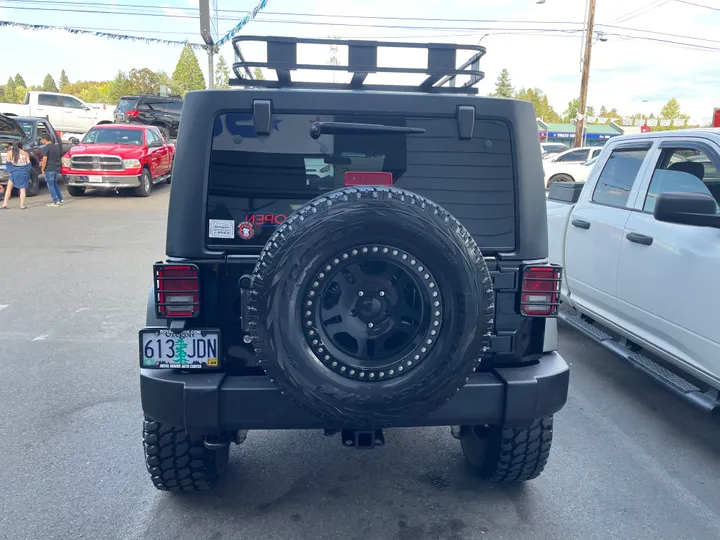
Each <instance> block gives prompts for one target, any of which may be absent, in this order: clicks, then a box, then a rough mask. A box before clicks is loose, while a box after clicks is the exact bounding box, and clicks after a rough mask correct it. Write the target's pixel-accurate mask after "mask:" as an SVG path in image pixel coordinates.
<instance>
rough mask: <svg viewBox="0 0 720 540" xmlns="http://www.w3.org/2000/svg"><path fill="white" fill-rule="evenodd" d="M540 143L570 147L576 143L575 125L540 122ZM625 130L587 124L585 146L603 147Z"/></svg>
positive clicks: (611, 123)
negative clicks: (561, 144) (560, 144)
mask: <svg viewBox="0 0 720 540" xmlns="http://www.w3.org/2000/svg"><path fill="white" fill-rule="evenodd" d="M537 126H538V136H539V137H540V142H554V143H563V144H566V145H568V146H570V147H572V146H573V143H574V141H575V123H574V122H570V123H555V122H543V121H541V120H538V122H537ZM623 133H624V131H623V128H621V127H620V126H618V125H617V124H615V123H614V122H610V123H608V124H586V125H585V146H603V145H604V144H605V143H606V142H607V141H608V140H609V139H612V138H613V137H617V136H618V135H622V134H623Z"/></svg>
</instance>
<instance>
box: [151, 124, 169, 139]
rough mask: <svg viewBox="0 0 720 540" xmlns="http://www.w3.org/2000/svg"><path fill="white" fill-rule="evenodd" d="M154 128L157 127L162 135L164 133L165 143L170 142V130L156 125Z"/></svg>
mask: <svg viewBox="0 0 720 540" xmlns="http://www.w3.org/2000/svg"><path fill="white" fill-rule="evenodd" d="M154 127H156V128H157V129H158V131H160V133H162V136H163V138H164V139H165V142H168V141H169V140H170V130H169V129H168V128H166V127H165V126H161V125H159V124H155V125H154Z"/></svg>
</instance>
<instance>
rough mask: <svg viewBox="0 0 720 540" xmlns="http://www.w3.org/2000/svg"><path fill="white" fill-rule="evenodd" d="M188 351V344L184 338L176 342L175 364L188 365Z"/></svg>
mask: <svg viewBox="0 0 720 540" xmlns="http://www.w3.org/2000/svg"><path fill="white" fill-rule="evenodd" d="M185 349H187V343H185V340H184V339H183V338H179V339H178V340H177V341H176V342H175V360H174V361H175V362H177V363H179V364H187V363H188V359H187V352H186V351H185Z"/></svg>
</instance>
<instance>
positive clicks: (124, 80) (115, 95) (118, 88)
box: [108, 71, 133, 103]
mask: <svg viewBox="0 0 720 540" xmlns="http://www.w3.org/2000/svg"><path fill="white" fill-rule="evenodd" d="M132 93H133V88H132V83H131V82H130V80H129V79H128V77H127V75H126V74H125V72H124V71H118V72H117V75H115V78H114V79H113V80H112V81H110V86H109V87H108V99H109V100H110V102H111V103H117V102H118V101H120V98H121V97H122V96H124V95H128V94H132Z"/></svg>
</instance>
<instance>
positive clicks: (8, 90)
mask: <svg viewBox="0 0 720 540" xmlns="http://www.w3.org/2000/svg"><path fill="white" fill-rule="evenodd" d="M15 86H16V85H15V79H13V78H12V77H8V82H7V84H6V85H5V96H6V99H7V103H15Z"/></svg>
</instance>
